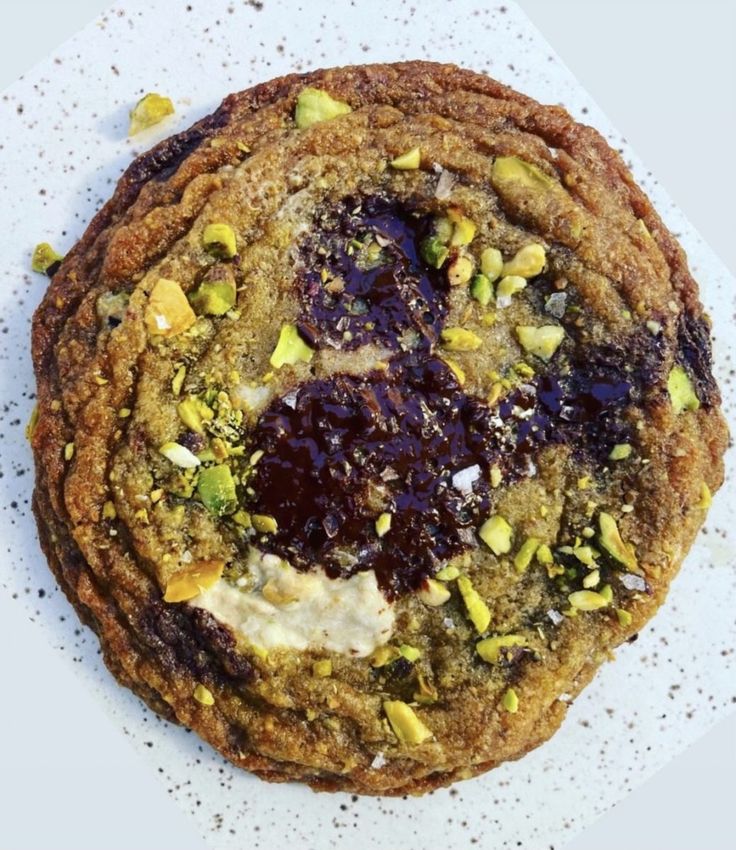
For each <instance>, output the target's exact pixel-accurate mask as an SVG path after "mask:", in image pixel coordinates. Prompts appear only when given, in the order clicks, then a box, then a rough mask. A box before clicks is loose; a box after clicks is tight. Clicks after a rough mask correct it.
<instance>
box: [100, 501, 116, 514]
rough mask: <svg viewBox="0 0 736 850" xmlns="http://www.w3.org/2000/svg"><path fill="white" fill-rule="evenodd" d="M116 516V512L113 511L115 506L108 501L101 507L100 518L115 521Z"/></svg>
mask: <svg viewBox="0 0 736 850" xmlns="http://www.w3.org/2000/svg"><path fill="white" fill-rule="evenodd" d="M117 515H118V512H117V511H116V510H115V505H114V504H113V503H112V502H111V501H110V500H109V499H108V501H107V502H105V504H104V505H103V506H102V518H103V519H115V517H116V516H117Z"/></svg>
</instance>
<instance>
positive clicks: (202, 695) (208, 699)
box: [192, 684, 215, 706]
mask: <svg viewBox="0 0 736 850" xmlns="http://www.w3.org/2000/svg"><path fill="white" fill-rule="evenodd" d="M192 696H193V697H194V699H196V700H197V702H198V703H200V704H201V705H207V706H209V705H214V704H215V698H214V696H212V691H211V690H210V689H209V688H206V687H205V686H204V685H202V684H198V685H197V686H196V688H195V689H194V693H193V694H192Z"/></svg>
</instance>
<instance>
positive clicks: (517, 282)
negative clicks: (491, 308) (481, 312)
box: [496, 274, 526, 307]
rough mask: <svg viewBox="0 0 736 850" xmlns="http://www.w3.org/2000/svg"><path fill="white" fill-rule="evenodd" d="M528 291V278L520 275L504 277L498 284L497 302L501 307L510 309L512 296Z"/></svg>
mask: <svg viewBox="0 0 736 850" xmlns="http://www.w3.org/2000/svg"><path fill="white" fill-rule="evenodd" d="M522 289H526V278H523V277H521V276H520V275H518V274H512V275H507V276H506V277H502V278H501V280H500V281H499V282H498V283H497V284H496V301H497V303H498V306H499V307H508V306H509V305H510V304H511V298H512V296H514V295H516V293H517V292H521V290H522Z"/></svg>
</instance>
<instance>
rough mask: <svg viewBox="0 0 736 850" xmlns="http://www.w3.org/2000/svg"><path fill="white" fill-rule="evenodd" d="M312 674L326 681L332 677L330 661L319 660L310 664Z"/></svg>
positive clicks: (327, 659) (328, 659) (325, 659)
mask: <svg viewBox="0 0 736 850" xmlns="http://www.w3.org/2000/svg"><path fill="white" fill-rule="evenodd" d="M312 673H313V674H314V675H315V676H317V677H318V678H320V679H326V678H327V677H328V676H331V675H332V659H330V658H321V659H320V660H319V661H315V662H314V664H312Z"/></svg>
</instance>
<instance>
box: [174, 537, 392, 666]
mask: <svg viewBox="0 0 736 850" xmlns="http://www.w3.org/2000/svg"><path fill="white" fill-rule="evenodd" d="M248 569H249V572H250V579H249V580H248V579H246V584H247V585H248V589H247V590H246V589H244V588H240V587H235V586H233V585H232V584H230V583H229V582H227V581H225V580H224V579H220V580H219V581H218V582H217V583H216V584H214V585H213V586H212V587H210V588H209V589H208V590H205V591H203V592H202V593H201V594H200V595H199V596H197V597H195V598H194V599H192V600H191V602H190V604H191V605H195V606H197V607H198V608H204V609H205V610H207V611H209V612H210V613H211V614H212V615H213V617H215V619H217V620H219V621H220V622H221V623H223V624H225V625H227V626H230V627H231V628H232V629H234V630H235V631H237V632H240V633H241V634H243V635H244V636H245V638H246V640H248V641H249V642H250V643H251V644H254V645H255V646H259V647H262V648H263V649H275V648H277V647H288V648H291V649H299V650H304V649H313V650H329V651H330V652H338V653H341V654H343V655H350V656H353V657H358V658H362V657H365V656H366V655H370V654H371V652H373V650H374V649H375V648H376V647H377V646H380V645H382V644H384V643H386V642H387V641H388V640H389V639H390V637H391V635H392V633H393V628H394V612H393V610H392V606H391V605H390V603H389V602H388V601H387V600H386V598H385V597H384V595H383V593H381V590H380V589H379V587H378V582H377V581H376V576H375V573H374V572H373V571H372V570H367V571H365V572H360V573H356V574H355V575H353V576H351V577H350V578H347V579H343V578H336V579H331V578H328V577H327V575H325V573H324V572H323V571H322V570H321V569H316V570H315V571H313V572H309V573H303V572H299V571H298V570H295V569H294V568H293V567H292V566H291V565H290V564H288V563H286V562H285V561H283V560H281V558H279V557H277V556H276V555H264V554H263V553H261V552H259V551H258V550H256V549H251V556H250V558H249V560H248Z"/></svg>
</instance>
